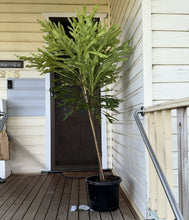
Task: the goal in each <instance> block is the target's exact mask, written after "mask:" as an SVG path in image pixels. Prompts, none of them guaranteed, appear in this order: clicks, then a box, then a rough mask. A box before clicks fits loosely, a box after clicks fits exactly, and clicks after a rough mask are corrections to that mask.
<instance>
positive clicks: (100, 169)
mask: <svg viewBox="0 0 189 220" xmlns="http://www.w3.org/2000/svg"><path fill="white" fill-rule="evenodd" d="M83 95H84V99H85V102H86V103H87V104H88V103H89V101H88V98H87V91H86V89H85V88H84V87H83ZM88 115H89V121H90V124H91V129H92V132H93V138H94V142H95V148H96V153H97V158H98V164H99V174H100V181H105V177H104V173H103V169H102V160H101V155H100V152H99V147H98V141H97V138H96V132H95V128H94V122H93V119H92V114H91V111H90V110H88Z"/></svg>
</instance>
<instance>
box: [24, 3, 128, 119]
mask: <svg viewBox="0 0 189 220" xmlns="http://www.w3.org/2000/svg"><path fill="white" fill-rule="evenodd" d="M96 11H97V6H96V7H95V8H94V9H93V11H92V13H91V14H90V15H87V13H86V7H84V8H83V10H82V12H81V13H80V12H78V11H77V18H78V19H75V18H74V17H73V18H72V19H69V22H70V27H69V33H70V35H71V37H68V36H67V35H66V34H65V30H64V28H63V26H62V25H61V24H60V23H58V25H56V24H54V23H52V22H51V21H44V22H42V21H39V23H40V24H41V26H42V27H43V28H42V31H43V32H44V40H45V45H46V46H44V48H43V49H38V54H32V56H30V57H20V59H23V60H27V61H29V62H30V63H31V65H30V66H29V67H34V68H37V69H38V70H39V71H40V72H41V73H42V74H46V73H55V74H56V75H57V76H58V78H57V81H56V82H55V86H54V87H53V88H52V90H53V92H54V94H55V98H56V99H57V100H58V103H59V105H63V106H65V107H67V106H69V111H68V108H65V112H66V117H67V116H69V115H70V114H71V113H72V112H73V111H76V110H81V109H86V110H90V112H91V113H95V114H96V116H97V117H98V118H99V119H101V115H100V113H99V112H100V111H99V109H104V112H103V113H104V114H105V116H106V117H107V119H108V120H109V121H110V122H112V121H113V120H114V118H113V117H112V116H111V115H110V114H108V113H107V111H106V110H107V109H108V110H111V111H114V112H115V111H116V108H117V107H118V106H119V103H120V102H121V101H122V100H120V99H117V98H116V97H114V96H112V95H110V92H111V91H110V90H109V89H107V88H108V86H109V85H110V84H112V83H113V82H115V81H116V80H117V79H118V75H119V73H120V71H121V68H120V67H118V65H117V64H118V63H119V62H122V61H125V60H127V57H128V55H129V54H131V52H132V49H131V47H130V46H129V42H124V43H123V44H122V45H120V41H119V40H118V36H119V34H120V33H121V29H120V27H119V25H113V26H111V27H110V28H109V29H108V30H107V31H106V29H105V27H102V25H101V23H100V22H97V21H94V15H95V13H96ZM102 90H103V92H102ZM101 92H102V95H101V96H100V93H101Z"/></svg>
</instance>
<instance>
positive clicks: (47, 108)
mask: <svg viewBox="0 0 189 220" xmlns="http://www.w3.org/2000/svg"><path fill="white" fill-rule="evenodd" d="M42 16H43V17H44V18H45V19H46V20H49V17H73V16H76V13H75V12H63V13H42ZM95 17H97V18H100V21H101V23H102V25H104V23H105V18H106V17H107V14H104V13H96V15H95ZM50 83H51V80H50V73H47V74H46V75H45V96H46V99H45V114H46V116H45V118H46V144H45V167H46V170H51V126H52V124H51V94H50V91H49V89H50ZM101 115H102V122H101V146H102V167H103V169H107V164H108V160H107V157H108V155H107V133H106V117H105V116H104V115H103V114H101Z"/></svg>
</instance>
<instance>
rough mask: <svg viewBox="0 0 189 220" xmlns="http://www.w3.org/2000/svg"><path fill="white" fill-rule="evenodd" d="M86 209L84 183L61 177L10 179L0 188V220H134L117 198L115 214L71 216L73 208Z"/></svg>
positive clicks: (94, 213) (123, 201) (123, 203)
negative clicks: (117, 207)
mask: <svg viewBox="0 0 189 220" xmlns="http://www.w3.org/2000/svg"><path fill="white" fill-rule="evenodd" d="M83 204H84V205H86V204H88V202H87V193H86V185H85V182H84V180H83V179H68V178H64V177H63V176H62V175H60V174H48V175H12V176H11V177H9V178H7V180H6V182H5V183H1V184H0V219H3V220H6V219H12V220H21V219H24V220H32V219H37V220H43V219H48V220H54V219H58V220H72V219H74V220H111V219H112V220H124V219H125V220H133V219H138V218H137V217H135V216H134V215H135V214H134V212H133V211H132V208H129V206H128V204H127V202H126V200H125V199H124V197H123V195H122V194H120V208H119V209H118V210H116V211H114V212H105V213H99V212H92V211H75V212H71V211H70V209H71V206H72V205H83Z"/></svg>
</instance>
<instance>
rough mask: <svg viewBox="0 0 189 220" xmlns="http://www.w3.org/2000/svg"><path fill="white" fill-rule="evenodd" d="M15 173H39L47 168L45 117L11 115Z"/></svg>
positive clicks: (9, 130) (11, 148) (10, 129)
mask: <svg viewBox="0 0 189 220" xmlns="http://www.w3.org/2000/svg"><path fill="white" fill-rule="evenodd" d="M7 131H8V135H9V139H10V150H11V164H12V172H13V173H28V172H30V173H39V172H40V171H41V170H44V169H45V117H9V118H8V121H7Z"/></svg>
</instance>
